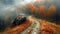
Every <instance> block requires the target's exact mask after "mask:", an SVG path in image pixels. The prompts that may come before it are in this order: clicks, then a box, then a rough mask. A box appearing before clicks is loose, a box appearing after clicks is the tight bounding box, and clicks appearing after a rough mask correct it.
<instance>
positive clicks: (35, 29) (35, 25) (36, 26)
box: [19, 17, 40, 34]
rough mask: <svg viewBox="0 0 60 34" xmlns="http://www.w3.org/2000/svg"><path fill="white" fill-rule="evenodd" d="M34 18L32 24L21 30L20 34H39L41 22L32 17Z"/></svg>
mask: <svg viewBox="0 0 60 34" xmlns="http://www.w3.org/2000/svg"><path fill="white" fill-rule="evenodd" d="M30 19H31V20H32V24H31V25H30V26H29V27H28V28H26V29H25V30H24V31H22V32H20V33H19V34H38V33H39V30H40V23H39V21H37V20H34V19H32V18H31V17H30Z"/></svg>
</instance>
